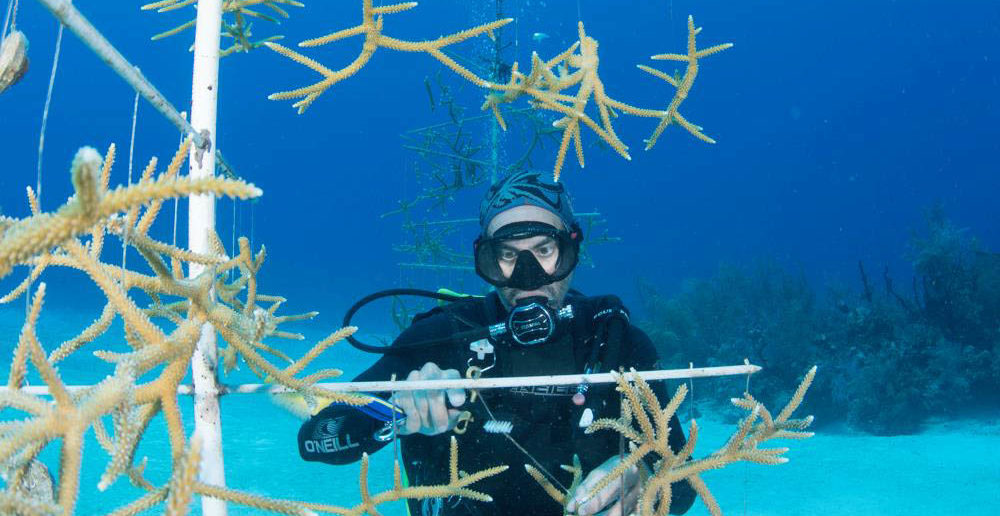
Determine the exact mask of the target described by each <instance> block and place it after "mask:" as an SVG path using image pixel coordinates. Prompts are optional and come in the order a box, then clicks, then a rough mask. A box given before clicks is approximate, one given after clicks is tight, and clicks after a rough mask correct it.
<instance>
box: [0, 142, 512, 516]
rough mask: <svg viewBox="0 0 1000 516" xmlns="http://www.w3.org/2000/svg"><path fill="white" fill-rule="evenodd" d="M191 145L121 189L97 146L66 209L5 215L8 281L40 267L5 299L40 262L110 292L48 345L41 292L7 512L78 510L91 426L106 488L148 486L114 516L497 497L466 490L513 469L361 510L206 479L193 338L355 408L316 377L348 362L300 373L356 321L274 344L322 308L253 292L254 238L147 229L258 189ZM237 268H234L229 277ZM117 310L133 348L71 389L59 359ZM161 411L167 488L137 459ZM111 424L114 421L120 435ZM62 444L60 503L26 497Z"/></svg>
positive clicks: (2, 404)
mask: <svg viewBox="0 0 1000 516" xmlns="http://www.w3.org/2000/svg"><path fill="white" fill-rule="evenodd" d="M189 146H190V142H186V143H185V144H184V145H182V146H181V148H180V149H178V151H177V153H176V155H175V156H174V159H173V160H172V161H171V163H170V165H169V167H168V168H167V170H166V171H165V172H164V173H162V174H160V175H158V176H156V177H154V176H153V172H154V171H155V168H156V160H155V159H154V160H152V161H151V162H150V164H149V166H148V167H147V168H146V169H145V171H144V172H143V175H142V179H141V180H140V181H139V183H137V184H135V185H132V186H128V187H119V188H116V189H114V190H109V189H108V181H109V177H110V169H111V165H112V163H113V161H114V147H113V146H112V147H111V149H110V150H109V151H108V153H107V155H106V156H105V157H104V158H102V157H101V156H100V155H99V154H98V153H97V151H95V150H94V149H92V148H89V147H88V148H83V149H81V150H80V151H79V152H78V153H77V156H76V158H75V159H74V161H73V166H72V181H73V186H74V189H75V194H74V195H73V197H72V198H70V200H69V201H68V202H67V203H66V204H65V205H63V206H62V207H61V208H59V209H58V210H57V211H55V212H52V213H45V212H42V211H41V210H40V209H39V204H38V201H37V198H36V196H35V195H34V193H33V191H32V190H31V189H30V188H29V189H28V201H29V205H30V208H31V213H32V214H31V216H29V217H26V218H24V219H13V218H8V217H3V218H0V277H3V276H6V275H8V274H9V273H10V272H11V271H12V269H13V268H14V267H15V266H27V267H28V268H29V269H30V272H29V273H28V276H27V277H26V278H25V279H24V281H22V282H21V283H20V284H19V285H18V286H16V287H15V288H14V289H13V290H12V291H11V292H10V293H8V294H7V295H6V296H4V297H3V298H2V299H0V301H3V302H9V301H11V300H13V299H15V298H17V297H19V296H20V295H23V294H26V293H27V292H28V291H29V290H30V289H31V285H32V283H33V282H34V280H35V279H37V278H38V277H39V275H40V274H41V273H42V271H43V270H44V269H46V268H47V267H56V266H61V267H68V268H71V269H76V270H80V271H83V272H84V273H85V274H86V275H87V276H88V277H89V278H90V279H91V280H92V281H93V282H94V283H95V284H96V285H97V286H98V287H99V288H100V290H101V292H102V293H103V294H104V296H105V297H106V298H107V304H106V305H105V306H104V308H103V310H102V313H101V315H100V316H99V317H98V319H97V320H96V321H94V323H93V324H91V325H90V326H88V327H87V328H85V329H84V330H83V331H81V332H80V334H79V335H77V336H76V337H74V338H72V339H70V340H68V341H66V342H64V343H62V344H61V345H60V346H58V347H57V348H56V349H55V350H53V351H52V352H51V353H47V352H46V351H45V349H44V347H43V344H42V343H41V342H40V341H39V339H38V337H37V331H36V328H37V326H38V324H39V318H40V316H41V309H42V304H43V300H44V295H45V291H46V286H45V284H44V283H40V284H38V286H37V288H36V289H35V292H34V296H33V299H32V301H31V303H30V309H29V312H28V315H27V318H26V320H25V322H24V325H23V328H22V331H21V335H20V338H19V340H18V343H17V346H16V347H15V350H14V353H13V358H12V362H11V365H10V370H9V375H8V384H7V388H6V389H4V390H2V391H0V409H4V410H9V411H17V412H20V413H24V414H27V417H25V418H24V419H20V420H12V421H7V422H4V423H2V424H0V464H4V466H5V469H6V472H7V474H8V475H7V478H8V482H7V488H6V489H5V490H4V491H2V492H0V513H4V514H8V513H17V514H24V515H34V514H66V515H68V514H72V513H73V512H74V508H75V505H76V499H77V495H78V492H79V489H80V486H79V475H80V466H81V464H82V461H83V440H84V439H83V436H84V434H85V432H87V430H88V429H91V428H93V430H94V432H95V435H96V436H97V438H98V441H99V443H100V445H101V447H102V448H103V449H104V450H105V451H106V452H107V454H108V455H109V460H108V463H107V467H106V469H105V471H104V473H103V474H102V475H101V479H100V482H99V484H98V488H99V489H101V490H104V489H106V488H107V487H108V486H110V485H111V484H112V483H114V482H115V481H116V480H117V479H118V478H120V477H121V476H122V475H125V476H127V477H128V478H129V480H130V482H131V483H132V484H133V485H134V486H136V487H138V488H139V489H140V490H142V492H143V493H144V494H142V496H140V497H138V498H137V499H136V500H134V501H133V502H132V503H129V504H127V505H125V506H123V507H121V508H120V509H118V510H116V511H114V512H113V513H112V514H115V515H127V514H138V513H139V512H141V511H143V510H146V509H149V508H151V507H154V506H156V505H158V504H161V503H165V504H166V512H167V514H186V513H187V510H188V506H189V503H190V501H191V499H192V496H193V495H194V494H199V495H201V496H211V497H214V498H219V499H222V500H226V501H230V502H233V503H237V504H243V505H248V506H252V507H258V508H262V509H265V510H269V511H273V512H278V513H282V514H313V513H314V511H322V512H332V513H340V514H361V513H364V512H368V513H375V509H374V507H375V506H376V505H377V504H379V503H382V502H384V501H389V500H395V499H400V498H407V497H424V496H450V495H452V494H462V495H464V496H478V497H479V498H481V499H484V500H485V499H488V497H487V496H486V495H481V494H479V493H476V492H475V491H471V490H470V489H469V488H468V486H469V484H471V483H473V482H475V481H477V480H479V479H481V478H483V477H485V476H490V475H494V474H497V473H499V472H500V471H502V470H503V468H493V469H489V470H485V471H483V472H478V473H474V474H472V475H468V476H462V477H460V476H459V475H458V473H457V470H454V467H453V474H452V478H451V482H449V484H447V485H441V486H414V487H408V488H402V487H401V486H399V485H397V487H396V488H394V489H393V490H391V491H389V492H387V493H384V494H380V495H375V496H370V495H368V493H367V489H366V488H363V491H362V503H361V504H360V505H359V506H358V508H356V509H350V508H345V507H338V506H329V505H320V504H304V503H297V502H290V501H284V500H275V499H269V498H264V497H261V496H256V495H250V494H247V493H242V492H239V491H236V490H232V489H227V488H223V487H218V486H210V485H206V484H203V483H200V482H198V481H197V471H198V464H199V453H200V444H199V440H198V439H197V438H192V439H188V437H187V436H188V434H189V432H187V431H186V430H185V428H184V424H183V422H182V419H181V412H180V409H179V399H178V396H179V394H178V393H179V391H180V390H185V389H186V388H187V386H182V385H181V381H182V380H183V378H184V376H185V374H186V372H187V370H188V368H189V367H190V364H191V361H192V360H200V358H199V357H198V356H195V345H196V343H197V341H198V339H199V337H200V334H201V329H202V327H203V325H204V324H206V323H210V324H211V325H212V326H213V327H214V328H215V329H216V330H217V331H218V333H219V334H220V335H221V336H222V338H223V340H224V341H225V344H226V347H225V348H224V349H223V350H222V356H223V361H224V362H223V363H224V364H225V366H226V368H231V367H233V366H235V365H236V364H237V363H239V362H241V361H242V362H244V363H245V364H246V365H247V366H248V367H249V368H250V369H251V370H252V371H254V372H255V373H257V374H258V375H259V376H260V377H261V378H262V379H263V380H264V381H266V382H268V383H271V384H274V385H275V386H281V387H284V388H286V389H289V390H292V391H295V392H297V393H299V394H300V395H302V396H303V397H304V398H305V399H306V400H307V401H308V400H312V399H314V398H315V397H318V396H321V397H323V398H324V399H330V400H334V401H340V402H345V403H357V402H358V401H356V400H357V399H356V398H355V397H353V396H351V395H346V394H342V393H337V392H332V391H329V390H327V389H324V388H322V387H319V386H317V385H315V384H316V382H317V381H319V380H321V379H325V378H330V377H334V376H337V375H338V374H340V372H339V371H338V370H334V369H327V370H320V371H318V372H315V373H312V374H309V375H304V376H303V375H301V372H302V371H303V370H304V369H305V368H306V367H307V366H308V365H309V364H310V363H311V362H312V361H313V360H314V359H315V358H316V357H317V356H319V354H320V353H322V352H323V351H324V350H326V349H327V348H328V347H329V346H330V345H332V344H334V343H335V342H337V341H338V340H340V339H342V338H344V337H345V336H347V335H350V334H351V333H353V332H354V330H355V328H353V327H348V328H344V329H341V330H338V331H336V332H334V333H333V334H331V335H330V336H329V337H328V338H326V339H324V340H322V341H320V342H319V343H317V344H316V345H315V346H313V347H312V348H311V349H310V350H309V351H307V352H306V353H305V354H304V355H303V356H302V357H300V358H298V359H292V358H290V357H288V356H287V355H286V354H284V353H282V352H281V351H280V350H278V349H275V348H273V347H271V346H268V345H265V344H264V340H265V339H266V338H270V337H284V338H299V339H301V338H302V337H301V336H299V335H297V334H294V333H289V332H285V331H282V330H279V329H278V328H279V326H280V325H281V324H282V323H285V322H288V321H293V320H300V319H307V318H311V317H313V316H314V315H315V312H311V313H307V314H302V315H292V316H279V315H276V310H277V308H278V307H279V306H281V304H282V302H283V301H284V299H283V298H280V297H277V296H268V295H264V294H260V293H258V291H257V279H256V275H257V271H258V270H259V269H260V266H261V264H262V262H263V259H264V251H263V249H261V251H260V252H258V253H257V254H256V255H254V254H253V253H251V251H250V246H249V244H248V242H247V240H246V239H241V240H240V246H239V254H237V255H236V256H232V257H230V256H228V255H227V254H226V251H225V249H224V248H223V246H222V244H221V242H220V241H219V239H218V238H217V237H214V238H213V242H214V252H212V253H211V254H199V253H193V252H190V251H186V250H184V249H181V248H178V247H176V246H173V245H171V244H167V243H165V242H160V241H158V240H155V239H154V238H152V237H150V236H149V234H148V231H149V229H150V227H151V226H152V224H153V222H154V220H155V218H156V216H157V214H158V213H159V212H160V208H161V206H162V203H163V201H164V200H166V199H170V198H176V197H183V196H190V195H196V194H213V195H224V196H229V197H235V198H240V199H247V198H252V197H257V196H259V195H261V190H260V189H258V188H256V187H255V186H253V185H251V184H247V183H245V182H243V181H240V180H235V179H228V178H215V177H209V178H204V179H190V178H185V177H178V174H177V173H178V171H179V170H180V168H181V166H182V164H183V163H184V158H185V156H187V154H188V149H189ZM109 234H110V235H113V236H115V237H118V238H120V239H121V240H122V241H123V242H125V243H126V244H127V245H128V246H130V247H133V248H135V249H136V250H137V251H138V252H139V253H140V254H141V256H142V257H143V258H144V259H145V263H146V265H147V266H148V267H149V269H150V270H151V271H152V274H144V273H140V272H136V271H133V270H127V269H125V268H123V267H120V266H117V265H111V264H108V263H105V262H102V261H101V254H102V249H103V246H104V242H105V237H106V236H107V235H109ZM183 262H188V263H200V264H204V265H206V266H207V269H206V271H205V272H203V273H202V274H200V275H199V276H197V277H194V278H185V277H184V274H183ZM233 271H235V272H237V273H238V275H237V276H236V279H233V280H229V278H230V276H231V275H230V272H233ZM133 289H135V290H138V291H141V292H142V293H144V294H145V296H147V297H148V298H149V299H151V300H152V303H151V304H150V305H149V306H148V307H145V308H141V307H140V306H139V305H138V304H137V303H136V301H135V300H134V299H133V297H132V296H131V295H130V291H132V290H133ZM172 299H179V301H171V300H172ZM116 317H120V318H121V320H122V321H123V323H124V339H123V340H124V344H122V345H119V346H118V347H117V348H104V347H102V348H101V349H96V350H94V351H93V353H94V355H96V356H97V357H99V358H101V359H103V360H104V361H106V362H108V363H109V371H111V372H112V374H109V375H108V376H107V377H106V378H105V379H104V380H102V381H101V382H99V383H97V384H95V385H87V386H82V387H73V386H69V385H67V382H66V381H65V380H64V379H63V378H62V377H61V376H60V374H59V372H58V370H57V368H56V365H57V364H58V363H59V362H60V361H62V360H64V359H66V358H67V357H69V356H71V355H73V354H74V353H77V352H79V351H80V350H81V348H82V347H84V346H87V345H90V346H91V347H94V346H96V344H95V343H96V342H98V341H99V340H98V339H100V338H101V337H102V336H103V335H104V334H105V333H106V332H107V331H108V329H109V328H110V327H111V323H112V322H113V320H114V319H115V318H116ZM104 340H107V339H104ZM111 340H114V339H111ZM100 342H102V344H103V343H104V341H103V340H102V341H100ZM269 357H275V358H276V359H277V360H278V362H274V361H272V360H271V359H270V358H269ZM29 364H31V366H33V367H34V369H35V370H36V372H37V374H38V375H39V376H40V377H41V379H42V380H43V382H44V384H45V386H46V387H47V391H48V395H49V396H51V399H52V402H49V401H47V400H46V399H45V398H44V397H41V396H39V395H35V394H32V393H29V392H27V391H26V390H25V388H24V387H25V379H26V378H27V376H28V367H29ZM224 392H225V387H223V393H224ZM161 413H162V414H163V416H164V420H165V422H166V426H167V433H168V436H169V443H170V452H169V457H168V460H169V461H170V463H171V465H172V474H171V477H170V478H169V479H168V480H167V481H166V482H165V483H163V484H161V485H156V484H154V483H153V482H151V481H150V480H148V479H146V478H145V476H144V475H143V471H144V466H145V463H146V460H145V459H143V460H142V462H140V463H139V464H136V461H135V459H136V457H135V455H136V450H137V447H138V445H139V443H140V441H141V440H142V438H143V435H144V433H145V431H146V429H147V428H148V427H149V425H150V424H151V423H152V421H153V418H154V417H155V416H156V415H158V414H161ZM107 423H110V424H111V431H110V432H109V431H108V429H107V427H106V424H107ZM55 440H61V447H60V462H59V475H58V477H59V486H58V496H57V499H56V500H39V499H38V497H37V496H33V495H35V494H36V493H29V492H27V489H26V487H25V486H26V483H25V482H23V479H24V478H25V476H26V475H33V474H34V473H32V472H33V471H35V470H37V469H38V468H39V462H38V461H37V459H36V457H37V456H38V454H39V453H40V452H41V451H42V450H43V449H44V448H45V447H46V446H48V445H49V444H51V443H52V442H53V441H55ZM456 461H457V450H456V449H453V450H452V464H455V463H456ZM364 474H365V473H364V472H363V476H364ZM364 480H365V479H364V478H362V481H364ZM397 484H398V482H397ZM352 511H353V512H352Z"/></svg>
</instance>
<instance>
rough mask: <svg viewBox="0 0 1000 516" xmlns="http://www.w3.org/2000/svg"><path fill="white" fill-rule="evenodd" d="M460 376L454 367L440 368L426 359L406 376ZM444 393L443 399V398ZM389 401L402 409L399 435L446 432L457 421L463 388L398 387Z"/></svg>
mask: <svg viewBox="0 0 1000 516" xmlns="http://www.w3.org/2000/svg"><path fill="white" fill-rule="evenodd" d="M461 377H462V376H461V375H460V374H458V370H456V369H445V370H441V368H440V367H438V365H437V364H435V363H434V362H427V363H426V364H424V367H421V368H420V369H419V370H413V371H410V374H409V376H407V377H406V379H407V380H411V381H412V380H457V379H459V378H461ZM446 397H447V401H445V398H446ZM393 403H395V404H396V406H397V407H399V408H401V409H403V412H405V413H406V423H405V424H404V425H403V426H402V427H401V428H400V429H399V430H398V433H399V435H409V434H418V433H419V434H424V435H437V434H440V433H443V432H447V431H448V430H451V429H452V428H454V427H455V424H456V423H457V422H458V415H459V413H460V412H459V411H458V410H455V409H454V408H450V407H449V406H448V404H449V403H450V404H451V406H452V407H460V406H462V404H464V403H465V391H464V390H463V389H448V390H433V391H402V392H398V393H396V395H395V396H394V397H393Z"/></svg>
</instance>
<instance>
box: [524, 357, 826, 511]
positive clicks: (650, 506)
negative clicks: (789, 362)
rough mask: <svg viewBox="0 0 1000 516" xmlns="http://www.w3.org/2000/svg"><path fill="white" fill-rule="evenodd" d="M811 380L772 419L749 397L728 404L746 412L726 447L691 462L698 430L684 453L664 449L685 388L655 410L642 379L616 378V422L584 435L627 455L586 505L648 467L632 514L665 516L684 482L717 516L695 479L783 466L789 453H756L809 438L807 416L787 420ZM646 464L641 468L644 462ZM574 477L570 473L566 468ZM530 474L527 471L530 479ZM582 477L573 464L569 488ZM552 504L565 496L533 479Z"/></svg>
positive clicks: (654, 399) (602, 423) (691, 433)
mask: <svg viewBox="0 0 1000 516" xmlns="http://www.w3.org/2000/svg"><path fill="white" fill-rule="evenodd" d="M815 375H816V367H813V368H812V369H810V370H809V372H808V373H806V375H805V378H803V380H802V382H801V383H800V384H799V386H798V388H797V389H796V390H795V393H794V394H793V395H792V398H791V400H789V401H788V403H787V404H786V405H785V407H784V408H783V409H781V412H779V413H778V415H777V417H773V416H772V415H771V413H770V411H768V410H767V408H766V407H764V405H762V404H761V403H759V402H758V401H757V400H755V399H754V398H753V396H751V395H750V394H749V393H744V394H743V397H742V398H733V399H732V403H733V404H734V405H736V406H737V407H739V408H742V409H745V410H746V411H748V412H749V415H747V417H745V418H744V419H743V420H742V421H741V422H740V423H739V426H738V427H737V429H736V432H734V433H733V435H732V436H731V437H730V438H729V440H728V441H727V443H726V444H725V445H724V446H723V447H722V448H720V449H719V450H716V451H715V452H714V453H712V454H711V455H709V456H707V457H705V458H701V459H696V460H690V458H691V457H692V453H693V452H694V447H695V445H696V443H697V441H698V425H697V423H696V422H695V421H694V420H692V421H691V425H690V428H689V429H688V441H687V444H685V446H684V448H683V449H681V450H679V451H677V452H674V451H673V450H672V449H671V448H670V445H669V443H668V437H669V435H670V426H669V422H670V418H672V417H673V416H674V413H675V412H676V411H677V408H678V407H680V405H681V403H682V402H683V401H684V398H685V396H686V395H687V386H686V385H684V384H681V386H680V387H678V389H677V391H676V392H675V394H674V396H673V397H672V398H671V399H670V401H669V402H668V403H667V405H666V406H665V407H664V406H662V405H660V401H659V399H657V397H656V394H655V393H654V392H653V390H652V389H651V388H650V387H649V384H647V383H646V382H645V381H644V380H643V379H642V378H639V377H638V376H634V375H628V374H625V375H620V376H619V377H618V391H619V392H621V393H622V394H623V396H624V402H623V403H622V406H621V417H619V418H618V419H598V420H597V421H594V422H593V423H592V424H591V425H590V426H589V427H588V428H587V430H586V432H587V433H588V434H589V433H593V432H596V431H599V430H612V431H615V432H618V433H619V434H621V435H622V436H623V437H624V438H625V439H626V440H627V441H628V442H629V453H628V454H627V455H626V456H625V457H624V458H623V459H622V460H621V461H620V462H619V463H618V465H617V466H615V468H613V469H612V470H611V471H610V472H609V473H608V474H607V475H606V476H605V477H604V478H602V479H601V481H600V482H598V483H597V484H596V485H595V486H594V487H593V488H592V489H591V490H590V492H588V493H587V494H586V495H585V497H584V498H585V499H589V498H591V497H593V496H594V495H595V494H596V493H598V492H600V491H601V490H602V489H604V488H606V487H608V486H609V485H611V484H612V483H613V482H615V481H616V480H618V479H619V478H620V477H621V476H622V475H624V474H625V472H626V471H628V470H629V469H630V468H634V467H637V466H640V465H647V464H650V463H651V464H652V470H651V471H649V472H648V473H649V474H648V475H645V477H644V478H643V480H642V482H643V485H642V488H641V493H642V494H641V496H640V498H639V502H638V507H637V513H638V514H640V515H649V514H657V515H665V514H667V513H668V512H669V510H670V500H671V492H672V487H671V486H672V484H673V483H674V482H680V481H687V482H688V483H689V484H691V486H692V487H693V488H694V490H695V491H696V492H697V493H698V494H699V496H700V497H701V499H702V501H703V502H704V503H705V506H706V507H707V508H708V510H709V512H710V513H711V514H713V515H721V514H722V510H721V509H720V508H719V505H718V503H716V501H715V497H714V496H712V493H711V491H709V490H708V487H707V486H706V485H705V482H704V481H703V480H702V479H701V477H700V474H701V473H702V472H703V471H706V470H709V469H717V468H721V467H724V466H726V465H727V464H731V463H733V462H737V461H747V462H756V463H758V464H782V463H785V462H787V461H788V459H787V458H785V457H782V454H784V453H785V452H786V451H788V448H764V449H761V448H758V446H759V445H760V444H762V443H764V442H766V441H769V440H771V439H804V438H808V437H812V435H813V434H812V433H811V432H804V430H805V429H806V428H808V427H809V425H810V424H812V416H808V417H806V418H804V419H790V418H791V416H792V413H794V412H795V410H796V409H797V408H798V406H799V405H800V404H801V403H802V400H803V398H804V397H805V393H806V391H807V390H808V389H809V386H810V385H811V384H812V381H813V378H814V377H815ZM644 460H645V461H646V462H643V461H644ZM568 469H569V470H570V471H573V468H568ZM530 472H531V469H530V468H529V473H530ZM580 475H581V472H579V463H578V461H577V463H576V472H575V473H574V484H576V483H577V482H578V479H579V477H580ZM533 476H534V478H535V479H536V480H538V482H539V483H540V484H541V485H542V487H543V488H544V489H545V491H546V492H548V493H549V494H550V495H551V496H552V498H553V499H554V500H555V501H556V502H558V503H560V504H562V505H563V506H565V505H566V502H567V500H568V496H567V494H569V493H572V491H573V489H571V490H570V492H569V493H561V492H559V490H558V489H556V488H555V487H554V486H552V485H551V484H550V483H549V482H548V481H547V480H546V479H545V478H544V477H541V476H540V475H533Z"/></svg>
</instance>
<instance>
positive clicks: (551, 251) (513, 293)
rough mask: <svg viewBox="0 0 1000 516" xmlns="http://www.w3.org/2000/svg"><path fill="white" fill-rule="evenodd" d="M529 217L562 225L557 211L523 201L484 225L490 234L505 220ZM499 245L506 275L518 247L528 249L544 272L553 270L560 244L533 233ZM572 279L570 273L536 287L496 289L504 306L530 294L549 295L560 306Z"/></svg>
mask: <svg viewBox="0 0 1000 516" xmlns="http://www.w3.org/2000/svg"><path fill="white" fill-rule="evenodd" d="M528 221H534V222H544V223H545V224H549V225H551V226H554V227H556V228H558V229H565V226H564V225H563V223H562V220H560V219H559V217H558V216H557V215H556V214H554V213H552V212H550V211H548V210H546V209H543V208H539V207H537V206H530V205H523V206H517V207H515V208H511V209H509V210H507V211H503V212H500V213H499V214H497V216H496V217H493V220H492V221H490V224H489V226H488V227H487V234H488V235H490V236H492V235H493V233H495V232H496V230H498V229H500V228H502V227H504V226H506V225H508V224H513V223H515V222H528ZM501 245H502V246H503V247H501V248H500V250H499V252H498V253H497V256H498V257H499V261H498V265H499V266H500V271H501V272H502V273H503V275H504V276H505V277H507V278H509V277H510V276H511V274H513V272H514V266H515V265H516V263H517V254H518V253H519V252H521V251H525V250H526V251H530V252H531V254H532V255H533V256H534V257H535V260H537V261H538V264H539V265H541V266H542V269H543V270H544V271H545V272H546V274H552V273H553V272H555V270H556V264H557V263H558V262H559V246H558V245H557V243H556V241H555V240H554V239H553V238H552V237H549V236H533V237H528V238H522V239H518V240H507V241H504V242H503V243H502V244H501ZM572 279H573V274H572V273H571V274H570V275H569V276H566V277H565V278H563V279H561V280H559V281H556V282H553V283H549V284H548V285H542V286H541V287H538V288H537V289H532V290H521V289H516V288H510V287H501V288H499V289H497V291H498V292H499V294H500V298H501V300H502V301H503V303H504V306H506V307H508V308H509V307H512V306H514V305H516V304H517V301H518V300H519V299H521V298H525V297H532V296H544V297H546V298H548V300H549V303H548V304H549V305H550V306H552V307H554V308H559V307H561V306H562V303H563V299H564V298H565V297H566V293H567V292H568V291H569V285H570V282H571V280H572Z"/></svg>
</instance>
